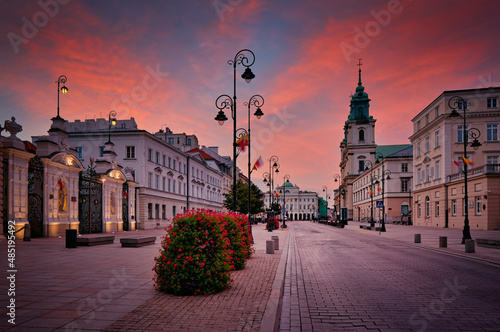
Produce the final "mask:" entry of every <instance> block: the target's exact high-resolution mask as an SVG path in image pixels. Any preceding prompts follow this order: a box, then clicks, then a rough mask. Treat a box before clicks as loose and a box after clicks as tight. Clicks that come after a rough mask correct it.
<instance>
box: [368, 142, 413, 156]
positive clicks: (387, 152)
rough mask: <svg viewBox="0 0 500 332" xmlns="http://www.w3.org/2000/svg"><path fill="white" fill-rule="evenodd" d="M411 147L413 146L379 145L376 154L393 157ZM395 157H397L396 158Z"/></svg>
mask: <svg viewBox="0 0 500 332" xmlns="http://www.w3.org/2000/svg"><path fill="white" fill-rule="evenodd" d="M410 147H411V144H398V145H377V147H376V148H375V154H378V153H381V154H382V157H383V158H385V157H388V156H392V155H393V154H395V153H398V152H400V151H402V150H406V149H408V148H410ZM394 157H395V156H394Z"/></svg>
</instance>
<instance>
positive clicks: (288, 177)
mask: <svg viewBox="0 0 500 332" xmlns="http://www.w3.org/2000/svg"><path fill="white" fill-rule="evenodd" d="M287 183H290V175H288V174H285V175H284V176H283V209H282V210H283V226H282V228H287V226H286V187H285V185H286V184H287ZM280 192H281V190H280Z"/></svg>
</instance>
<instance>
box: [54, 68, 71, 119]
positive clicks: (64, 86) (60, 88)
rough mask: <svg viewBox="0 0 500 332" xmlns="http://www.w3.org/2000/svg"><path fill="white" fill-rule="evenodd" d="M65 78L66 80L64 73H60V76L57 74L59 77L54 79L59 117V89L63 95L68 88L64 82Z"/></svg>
mask: <svg viewBox="0 0 500 332" xmlns="http://www.w3.org/2000/svg"><path fill="white" fill-rule="evenodd" d="M67 80H68V78H67V77H66V76H65V75H61V76H59V78H58V79H57V81H56V83H57V118H60V116H59V91H61V92H62V93H63V95H65V94H67V93H68V88H67V87H66V84H65V83H66V81H67ZM61 83H62V84H63V86H62V87H61Z"/></svg>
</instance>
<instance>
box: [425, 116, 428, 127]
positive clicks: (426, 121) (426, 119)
mask: <svg viewBox="0 0 500 332" xmlns="http://www.w3.org/2000/svg"><path fill="white" fill-rule="evenodd" d="M425 124H426V125H428V124H429V114H427V115H426V116H425Z"/></svg>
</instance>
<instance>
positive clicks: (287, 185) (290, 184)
mask: <svg viewBox="0 0 500 332" xmlns="http://www.w3.org/2000/svg"><path fill="white" fill-rule="evenodd" d="M282 187H293V183H291V182H285V183H283V185H282Z"/></svg>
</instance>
